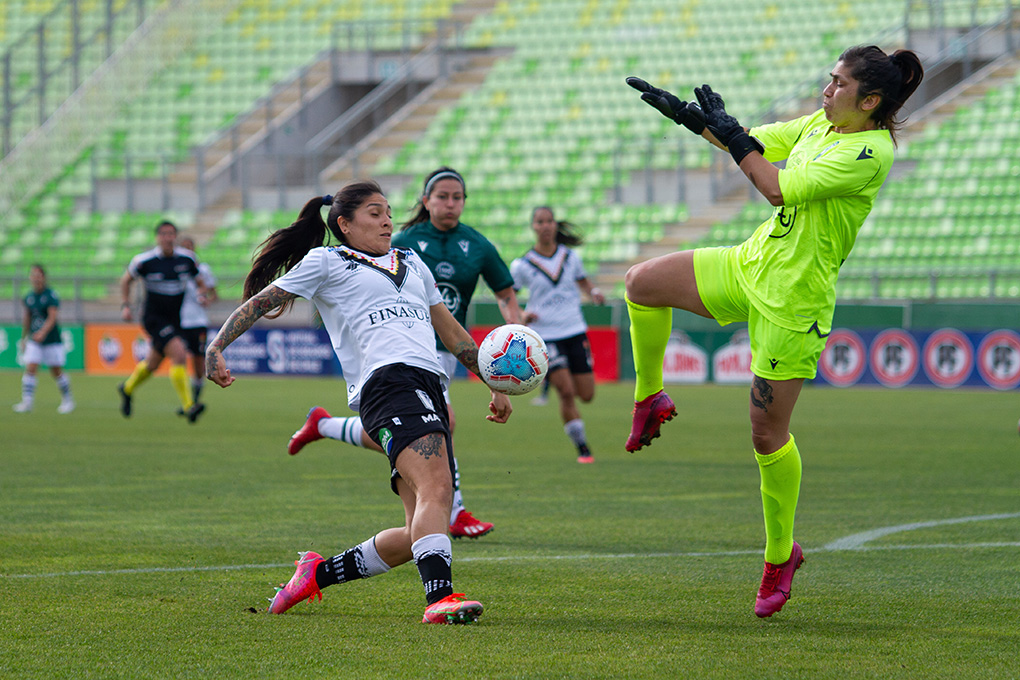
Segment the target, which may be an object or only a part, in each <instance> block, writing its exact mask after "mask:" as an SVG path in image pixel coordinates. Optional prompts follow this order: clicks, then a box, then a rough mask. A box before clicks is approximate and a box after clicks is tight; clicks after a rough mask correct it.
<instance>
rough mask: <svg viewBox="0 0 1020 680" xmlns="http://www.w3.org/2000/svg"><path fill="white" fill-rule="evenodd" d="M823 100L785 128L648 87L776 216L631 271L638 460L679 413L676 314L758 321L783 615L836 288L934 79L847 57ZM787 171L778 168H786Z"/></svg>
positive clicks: (760, 391)
mask: <svg viewBox="0 0 1020 680" xmlns="http://www.w3.org/2000/svg"><path fill="white" fill-rule="evenodd" d="M830 75H831V80H830V82H829V84H828V85H827V86H826V87H825V89H824V91H823V92H822V108H821V110H819V111H817V112H815V113H813V114H810V115H807V116H803V117H801V118H797V119H795V120H792V121H789V122H785V123H773V124H771V125H763V126H761V127H756V128H753V129H751V130H747V129H745V128H744V127H742V126H741V125H740V124H739V123H738V122H737V120H736V119H735V118H734V117H733V116H731V115H729V114H728V113H727V112H726V109H725V105H724V103H723V100H722V97H720V96H719V95H718V94H717V93H715V92H713V91H712V88H710V87H709V86H708V85H703V86H702V87H700V88H696V89H695V95H696V97H697V99H698V104H700V107H699V106H698V105H697V104H693V103H692V104H687V103H686V102H683V101H681V100H680V99H679V98H678V97H676V96H675V95H673V94H671V93H669V92H666V91H664V90H661V89H659V88H656V87H653V86H651V85H649V84H648V83H646V82H645V81H643V80H640V79H637V78H630V79H628V84H630V85H631V86H632V87H634V88H635V89H637V90H639V91H641V92H642V95H641V99H642V100H644V101H645V102H646V103H648V104H650V105H651V106H653V107H654V108H656V109H657V110H658V111H659V112H660V113H662V114H663V115H665V116H666V117H668V118H670V119H672V120H673V121H674V122H676V123H677V124H678V125H684V126H685V127H687V128H688V129H690V130H691V131H692V132H695V133H697V134H701V135H702V136H703V137H704V138H705V139H707V140H708V141H709V142H711V143H712V144H715V145H716V146H718V147H720V148H722V149H725V150H727V151H729V152H730V155H731V156H732V157H733V160H734V161H735V162H736V163H737V165H738V166H739V167H740V170H741V171H742V172H743V173H744V174H745V175H746V176H747V178H748V179H749V180H750V181H751V183H752V184H753V185H754V187H755V188H756V189H757V190H758V191H759V192H760V193H761V194H762V195H763V196H764V197H765V198H766V199H768V201H769V202H770V203H771V204H772V205H774V206H775V211H774V212H773V214H772V217H770V218H769V219H768V220H766V221H765V222H764V223H763V224H762V225H761V226H760V227H758V229H757V230H756V231H755V232H754V234H752V235H751V237H750V238H748V239H747V240H746V241H744V242H743V243H742V244H740V245H738V246H735V247H732V248H701V249H697V250H688V251H684V252H679V253H672V254H670V255H665V256H662V257H658V258H655V259H652V260H649V261H647V262H644V263H642V264H639V265H636V266H634V267H632V268H631V269H630V271H628V272H627V305H628V311H629V314H630V320H631V337H632V340H633V345H634V364H635V368H636V370H637V383H636V386H635V395H634V398H635V405H634V423H633V427H632V430H631V434H630V437H629V438H628V439H627V444H626V448H627V450H629V451H636V450H638V449H640V448H641V447H642V446H645V445H647V444H649V443H651V440H652V439H654V438H655V437H657V436H659V428H660V426H661V424H662V423H663V422H665V421H666V420H669V419H671V418H672V417H673V416H674V415H675V414H676V411H675V408H674V405H673V402H672V401H671V400H670V398H669V396H668V395H667V394H666V393H665V392H663V391H662V361H663V356H664V352H665V347H666V342H667V340H668V339H669V334H670V331H671V328H672V309H673V308H677V309H685V310H687V311H690V312H694V313H695V314H699V315H701V316H704V317H708V318H713V319H716V320H717V321H718V322H719V324H720V325H725V324H728V323H731V322H734V321H745V322H747V324H748V333H749V335H750V338H751V355H752V359H751V372H752V373H753V375H754V378H753V383H752V387H751V399H750V417H751V440H752V443H753V444H754V452H755V458H756V460H757V462H758V465H759V470H760V473H761V494H762V506H763V510H764V517H765V535H766V544H765V570H764V573H763V575H762V583H761V586H760V588H759V590H758V595H757V598H756V601H755V614H757V615H758V616H760V617H767V616H771V615H772V614H774V613H775V612H777V611H779V610H780V609H781V608H782V606H783V604H784V603H785V602H786V600H787V599H788V598H789V597H790V585H791V583H792V580H793V574H794V572H795V571H796V569H797V568H798V567H799V566H800V564H801V562H803V553H802V551H801V549H800V546H799V545H798V544H797V543H796V542H795V541H794V540H793V523H794V521H793V520H794V514H795V511H796V507H797V500H798V495H799V492H800V477H801V461H800V453H799V452H798V449H797V445H796V442H795V441H794V438H793V436H792V435H791V434H790V430H789V426H790V418H791V416H792V414H793V408H794V405H795V404H796V402H797V398H798V396H799V395H800V391H801V387H802V386H803V383H804V379H805V378H813V377H814V375H815V372H816V370H817V364H818V358H819V356H820V355H821V353H822V350H823V349H824V347H825V337H826V336H827V335H828V333H829V330H830V327H831V323H832V314H833V309H834V307H835V297H836V295H835V286H836V277H837V276H838V274H839V268H840V265H842V263H843V261H844V260H845V259H846V257H847V255H849V254H850V250H851V248H853V245H854V240H855V239H856V237H857V232H858V230H859V229H860V228H861V225H862V224H863V222H864V219H865V218H866V217H867V215H868V213H869V212H870V211H871V207H872V205H873V203H874V200H875V196H876V194H877V193H878V190H879V188H881V186H882V183H883V182H884V181H885V178H886V176H887V175H888V174H889V169H890V167H891V165H892V160H893V146H894V144H895V132H896V129H897V127H898V125H899V122H898V121H897V120H896V114H897V112H898V111H899V110H900V108H901V107H902V106H903V104H904V102H905V101H906V100H907V98H908V97H909V96H910V95H911V94H912V93H913V92H914V90H915V89H916V88H917V86H918V85H919V84H920V82H921V79H922V78H923V75H924V72H923V69H922V67H921V63H920V60H919V59H918V58H917V55H916V54H914V53H913V52H911V51H909V50H899V51H897V52H894V53H893V54H891V55H887V54H886V53H885V52H883V51H882V50H881V49H879V48H878V47H875V46H858V47H852V48H850V49H848V50H846V51H845V52H844V53H843V54H842V55H841V56H840V58H839V60H838V61H837V63H836V65H835V67H834V68H833V69H832V72H831V74H830ZM781 160H785V161H786V167H785V168H784V169H782V170H781V169H779V168H778V167H776V166H775V165H773V164H772V163H773V162H776V161H781Z"/></svg>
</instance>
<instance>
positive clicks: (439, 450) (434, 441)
mask: <svg viewBox="0 0 1020 680" xmlns="http://www.w3.org/2000/svg"><path fill="white" fill-rule="evenodd" d="M407 448H409V449H411V450H412V451H414V452H415V453H417V454H418V455H419V456H421V457H422V458H424V459H425V460H428V459H429V458H431V457H432V456H437V457H439V458H442V457H443V449H445V448H446V437H444V436H443V435H442V434H440V433H439V432H432V433H430V434H427V435H425V436H424V437H422V438H420V439H416V440H415V441H414V443H413V444H411V445H410V446H409V447H407Z"/></svg>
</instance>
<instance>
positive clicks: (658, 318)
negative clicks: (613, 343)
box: [627, 300, 673, 401]
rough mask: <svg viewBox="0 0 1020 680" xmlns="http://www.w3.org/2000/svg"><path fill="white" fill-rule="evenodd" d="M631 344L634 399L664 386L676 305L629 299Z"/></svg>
mask: <svg viewBox="0 0 1020 680" xmlns="http://www.w3.org/2000/svg"><path fill="white" fill-rule="evenodd" d="M627 314H628V315H629V316H630V344H631V347H632V348H633V351H634V371H635V372H636V373H637V381H636V382H635V384H634V401H641V400H642V399H644V398H645V397H647V396H649V395H652V394H655V393H656V392H658V391H659V390H661V389H662V359H663V357H664V356H665V355H666V343H667V342H669V334H670V333H671V332H672V331H673V308H672V307H645V306H644V305H639V304H637V303H635V302H631V301H630V300H627Z"/></svg>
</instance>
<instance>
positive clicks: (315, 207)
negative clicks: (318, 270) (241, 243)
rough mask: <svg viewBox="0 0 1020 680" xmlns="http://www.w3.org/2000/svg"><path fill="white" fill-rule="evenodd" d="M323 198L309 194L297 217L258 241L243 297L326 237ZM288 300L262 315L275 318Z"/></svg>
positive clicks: (287, 306)
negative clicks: (310, 197) (309, 196)
mask: <svg viewBox="0 0 1020 680" xmlns="http://www.w3.org/2000/svg"><path fill="white" fill-rule="evenodd" d="M322 205H323V199H322V198H320V197H316V198H313V199H312V200H310V201H308V202H307V203H305V207H303V208H301V212H300V213H298V218H297V219H296V220H294V222H292V223H291V225H290V226H289V227H285V228H283V229H280V230H278V231H274V232H273V233H272V234H270V236H269V238H267V239H266V240H265V241H263V242H262V243H260V244H259V246H258V249H257V251H256V253H255V255H254V257H253V258H252V265H251V271H250V272H248V276H247V277H246V278H245V280H244V299H245V300H248V299H250V298H252V297H253V296H254V295H255V294H257V293H258V292H259V291H261V290H262V289H264V288H265V287H266V286H268V285H269V284H270V283H272V282H273V281H275V280H276V279H277V278H279V277H280V276H281V275H283V274H285V273H286V272H289V271H290V270H291V269H293V268H294V265H296V264H297V263H298V262H300V261H301V259H302V258H303V257H304V256H305V255H307V254H308V251H309V250H311V249H312V248H318V247H319V246H321V245H322V244H323V240H324V239H325V237H326V223H325V222H323V221H322V214H321V213H320V210H321V208H322ZM293 302H294V301H293V300H288V301H287V302H286V303H285V304H283V305H281V306H280V307H279V308H278V309H276V310H275V311H273V312H270V313H269V314H266V318H268V319H275V318H276V317H278V316H280V315H281V314H283V313H284V312H285V311H287V309H288V308H289V307H290V306H291V304H293Z"/></svg>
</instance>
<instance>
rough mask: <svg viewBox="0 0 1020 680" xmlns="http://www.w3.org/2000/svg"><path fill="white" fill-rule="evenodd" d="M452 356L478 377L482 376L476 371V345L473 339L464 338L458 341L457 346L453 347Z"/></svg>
mask: <svg viewBox="0 0 1020 680" xmlns="http://www.w3.org/2000/svg"><path fill="white" fill-rule="evenodd" d="M453 356H455V357H457V361H459V362H460V363H462V364H464V367H465V368H467V370H469V371H471V372H472V373H474V374H475V375H477V376H478V377H479V378H480V377H482V374H481V373H479V371H478V345H476V344H475V343H474V341H468V340H465V341H463V342H458V343H457V346H456V347H454V348H453Z"/></svg>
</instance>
